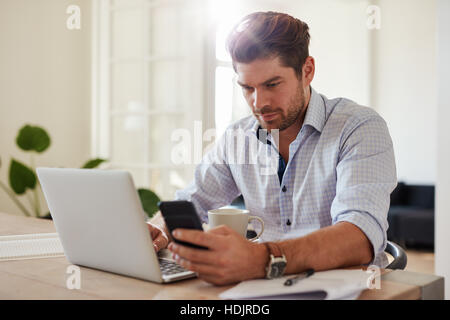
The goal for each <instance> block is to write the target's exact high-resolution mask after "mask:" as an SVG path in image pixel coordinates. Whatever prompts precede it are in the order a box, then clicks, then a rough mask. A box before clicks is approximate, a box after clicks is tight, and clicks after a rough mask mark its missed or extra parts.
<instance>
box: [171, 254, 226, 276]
mask: <svg viewBox="0 0 450 320" xmlns="http://www.w3.org/2000/svg"><path fill="white" fill-rule="evenodd" d="M175 261H176V262H177V263H178V264H179V265H180V266H182V267H183V268H185V269H187V270H190V271H194V272H196V273H198V274H199V275H202V276H210V277H214V276H219V275H220V276H221V274H220V272H219V271H218V270H217V268H216V267H214V266H210V265H206V264H202V263H195V262H192V261H189V260H186V259H183V258H181V257H180V256H176V257H175Z"/></svg>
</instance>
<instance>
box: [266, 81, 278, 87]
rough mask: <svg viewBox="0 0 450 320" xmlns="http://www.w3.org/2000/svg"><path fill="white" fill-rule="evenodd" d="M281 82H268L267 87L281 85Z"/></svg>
mask: <svg viewBox="0 0 450 320" xmlns="http://www.w3.org/2000/svg"><path fill="white" fill-rule="evenodd" d="M279 84H280V83H279V82H275V83H268V84H267V87H268V88H274V87H276V86H277V85H279Z"/></svg>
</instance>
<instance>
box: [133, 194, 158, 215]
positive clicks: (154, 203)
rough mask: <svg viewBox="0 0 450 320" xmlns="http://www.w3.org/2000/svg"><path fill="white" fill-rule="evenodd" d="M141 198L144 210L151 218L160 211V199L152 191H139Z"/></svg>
mask: <svg viewBox="0 0 450 320" xmlns="http://www.w3.org/2000/svg"><path fill="white" fill-rule="evenodd" d="M138 194H139V198H140V199H141V203H142V208H143V209H144V211H145V212H146V213H147V215H148V217H149V218H151V217H153V215H154V214H155V213H156V212H157V211H158V210H159V208H158V202H159V201H161V200H160V199H159V197H158V196H157V195H156V193H154V192H153V191H151V190H148V189H138Z"/></svg>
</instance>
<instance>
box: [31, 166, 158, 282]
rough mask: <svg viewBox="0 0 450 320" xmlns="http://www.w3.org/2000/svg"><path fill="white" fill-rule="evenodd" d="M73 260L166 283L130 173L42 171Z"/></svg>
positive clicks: (63, 241) (56, 221) (58, 226)
mask: <svg viewBox="0 0 450 320" xmlns="http://www.w3.org/2000/svg"><path fill="white" fill-rule="evenodd" d="M36 172H37V175H38V177H39V181H40V182H41V185H42V190H43V192H44V195H45V198H46V200H47V204H48V207H49V209H50V212H51V215H52V218H53V222H54V224H55V228H56V231H57V232H58V234H59V237H60V239H61V244H62V246H63V249H64V253H65V255H66V257H67V259H68V260H69V261H70V262H71V263H73V264H77V265H81V266H86V267H91V268H95V269H100V270H105V271H110V272H114V273H119V274H123V275H127V276H131V277H136V278H140V279H144V280H150V281H154V282H162V281H163V280H162V276H161V271H160V268H159V262H158V256H157V254H156V253H155V251H154V249H153V245H152V240H151V237H150V233H149V231H148V228H147V226H146V224H145V218H146V215H145V213H144V211H143V209H142V205H141V203H140V200H139V196H138V194H137V192H136V189H135V187H134V184H133V180H132V178H131V175H130V174H129V173H128V172H126V171H118V170H96V169H61V168H37V170H36Z"/></svg>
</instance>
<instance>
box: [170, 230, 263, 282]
mask: <svg viewBox="0 0 450 320" xmlns="http://www.w3.org/2000/svg"><path fill="white" fill-rule="evenodd" d="M172 235H173V237H174V238H176V239H178V240H181V241H186V242H189V243H193V244H196V245H200V246H203V247H208V248H209V250H201V249H194V248H190V247H186V246H183V245H180V244H177V243H174V242H171V243H170V244H169V246H168V248H169V250H170V251H171V252H172V256H173V258H174V259H175V261H176V262H177V263H178V264H180V265H181V266H182V267H184V268H185V269H188V270H191V271H194V272H196V273H197V274H198V277H199V278H200V279H203V280H205V281H206V282H209V283H212V284H215V285H226V284H231V283H236V282H240V281H243V280H247V279H254V278H263V277H264V275H265V271H264V270H265V266H266V263H267V260H268V253H267V251H266V248H265V246H264V245H261V244H257V243H254V242H251V241H249V240H247V239H246V238H244V237H243V236H241V235H240V234H238V233H237V232H235V231H234V230H233V229H231V228H230V227H228V226H219V227H216V228H213V229H210V230H209V231H208V232H202V231H198V230H191V229H176V230H174V232H173V233H172Z"/></svg>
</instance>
